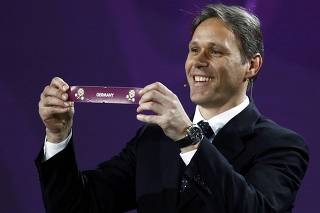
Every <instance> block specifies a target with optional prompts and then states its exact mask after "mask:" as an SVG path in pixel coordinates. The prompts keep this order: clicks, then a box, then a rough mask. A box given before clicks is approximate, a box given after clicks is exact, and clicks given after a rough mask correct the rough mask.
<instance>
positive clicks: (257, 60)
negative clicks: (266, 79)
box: [244, 53, 262, 80]
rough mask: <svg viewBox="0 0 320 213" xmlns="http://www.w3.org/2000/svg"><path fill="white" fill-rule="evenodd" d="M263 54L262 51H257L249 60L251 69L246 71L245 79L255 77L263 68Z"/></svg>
mask: <svg viewBox="0 0 320 213" xmlns="http://www.w3.org/2000/svg"><path fill="white" fill-rule="evenodd" d="M261 65H262V56H261V55H260V53H256V54H255V55H254V56H253V57H252V58H251V59H250V61H249V69H248V70H247V71H246V74H245V76H244V80H250V79H254V78H255V77H256V76H257V75H258V72H259V70H260V68H261Z"/></svg>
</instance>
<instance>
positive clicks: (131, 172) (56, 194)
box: [36, 130, 142, 213]
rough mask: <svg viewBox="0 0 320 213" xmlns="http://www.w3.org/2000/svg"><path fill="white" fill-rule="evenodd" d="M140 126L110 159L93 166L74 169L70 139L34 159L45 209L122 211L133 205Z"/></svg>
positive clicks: (92, 212)
mask: <svg viewBox="0 0 320 213" xmlns="http://www.w3.org/2000/svg"><path fill="white" fill-rule="evenodd" d="M141 131H142V130H139V131H138V133H137V135H136V136H135V137H134V138H133V139H132V140H131V141H130V142H129V143H128V144H127V145H126V147H125V148H124V149H123V150H122V151H121V152H120V153H119V154H118V155H116V156H114V157H113V158H112V159H111V160H109V161H106V162H104V163H102V164H100V165H99V166H98V168H97V169H95V170H91V171H84V172H81V171H79V170H78V167H77V163H76V158H75V153H74V149H73V142H72V139H71V141H70V143H69V144H68V146H67V147H66V148H65V149H64V150H63V151H61V152H59V153H58V154H56V155H55V156H53V157H52V158H50V159H49V160H47V161H45V162H43V161H42V159H43V151H41V152H40V154H39V156H38V158H37V159H36V166H37V169H38V172H39V178H40V184H41V190H42V196H43V200H44V204H45V209H46V212H47V213H88V212H90V213H98V212H99V213H100V212H124V211H128V210H130V209H133V208H135V206H136V202H135V168H136V143H137V140H138V138H139V135H140V133H141Z"/></svg>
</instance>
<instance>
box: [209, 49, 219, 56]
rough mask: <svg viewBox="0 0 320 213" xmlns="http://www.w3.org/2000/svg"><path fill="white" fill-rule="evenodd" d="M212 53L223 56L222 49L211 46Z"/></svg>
mask: <svg viewBox="0 0 320 213" xmlns="http://www.w3.org/2000/svg"><path fill="white" fill-rule="evenodd" d="M210 54H211V55H214V56H222V51H220V50H219V49H216V48H211V49H210Z"/></svg>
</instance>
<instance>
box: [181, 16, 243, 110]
mask: <svg viewBox="0 0 320 213" xmlns="http://www.w3.org/2000/svg"><path fill="white" fill-rule="evenodd" d="M185 69H186V75H187V79H188V83H189V86H190V98H191V101H192V102H194V103H195V104H198V105H200V106H203V107H218V106H222V105H224V104H225V103H227V102H228V101H229V102H230V101H232V100H233V101H237V99H239V98H241V97H242V96H243V94H244V93H245V90H246V85H245V71H246V70H247V69H249V63H242V61H241V54H240V50H239V42H238V40H237V38H236V36H235V35H234V34H233V32H232V31H230V30H229V29H228V28H227V27H226V25H225V24H224V23H223V22H222V21H220V20H219V19H216V18H209V19H207V20H205V21H203V22H202V23H201V24H200V25H199V26H198V27H197V28H196V30H195V32H194V34H193V36H192V40H191V41H190V43H189V54H188V58H187V60H186V64H185Z"/></svg>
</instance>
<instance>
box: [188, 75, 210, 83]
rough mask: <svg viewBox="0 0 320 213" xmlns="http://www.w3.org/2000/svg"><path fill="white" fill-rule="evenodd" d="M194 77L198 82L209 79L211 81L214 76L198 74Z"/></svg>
mask: <svg viewBox="0 0 320 213" xmlns="http://www.w3.org/2000/svg"><path fill="white" fill-rule="evenodd" d="M193 79H194V80H195V81H196V82H208V81H210V80H211V79H212V78H210V77H204V76H198V75H196V76H194V77H193Z"/></svg>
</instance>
